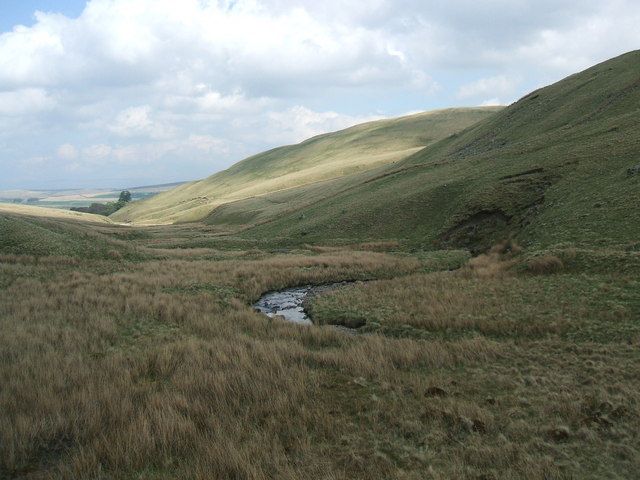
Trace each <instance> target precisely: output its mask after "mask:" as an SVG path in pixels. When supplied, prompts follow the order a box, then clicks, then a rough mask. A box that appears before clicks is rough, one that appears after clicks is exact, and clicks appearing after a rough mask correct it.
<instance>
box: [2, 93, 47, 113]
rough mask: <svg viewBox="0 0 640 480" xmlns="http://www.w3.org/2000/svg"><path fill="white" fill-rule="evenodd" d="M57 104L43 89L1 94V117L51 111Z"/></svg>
mask: <svg viewBox="0 0 640 480" xmlns="http://www.w3.org/2000/svg"><path fill="white" fill-rule="evenodd" d="M55 104H56V102H55V100H54V99H53V98H51V96H50V95H49V94H48V93H47V92H46V91H45V90H43V89H41V88H23V89H18V90H13V91H7V92H0V115H11V116H15V115H26V114H33V113H38V112H42V111H44V110H51V109H52V108H53V107H54V106H55Z"/></svg>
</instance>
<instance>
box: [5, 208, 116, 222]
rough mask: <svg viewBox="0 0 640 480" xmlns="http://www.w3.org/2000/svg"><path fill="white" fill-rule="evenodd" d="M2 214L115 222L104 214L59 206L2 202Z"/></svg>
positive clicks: (78, 220) (77, 220)
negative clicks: (58, 207) (94, 213)
mask: <svg viewBox="0 0 640 480" xmlns="http://www.w3.org/2000/svg"><path fill="white" fill-rule="evenodd" d="M0 214H18V215H28V216H31V217H46V218H58V219H61V220H71V221H76V222H91V223H102V224H109V225H110V224H113V221H112V220H110V219H109V218H107V217H103V216H102V215H93V214H90V213H81V212H72V211H70V210H60V209H57V208H47V207H35V206H31V205H20V204H14V203H0Z"/></svg>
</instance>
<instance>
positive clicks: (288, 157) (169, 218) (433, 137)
mask: <svg viewBox="0 0 640 480" xmlns="http://www.w3.org/2000/svg"><path fill="white" fill-rule="evenodd" d="M498 110H499V108H467V109H449V110H440V111H434V112H426V113H420V114H416V115H411V116H407V117H401V118H397V119H392V120H380V121H376V122H370V123H366V124H362V125H357V126H355V127H352V128H348V129H346V130H342V131H339V132H335V133H329V134H326V135H320V136H317V137H314V138H311V139H309V140H307V141H305V142H302V143H300V144H298V145H291V146H286V147H281V148H276V149H273V150H270V151H268V152H264V153H261V154H259V155H255V156H253V157H250V158H247V159H246V160H243V161H241V162H239V163H237V164H235V165H234V166H232V167H231V168H229V169H227V170H225V171H223V172H220V173H217V174H215V175H213V176H211V177H209V178H206V179H204V180H201V181H198V182H193V183H189V184H185V185H182V186H180V187H178V188H176V189H173V190H171V191H169V192H165V193H161V194H159V195H157V196H155V197H153V198H150V199H148V200H143V201H140V202H135V203H132V204H131V205H130V206H128V207H127V208H124V209H122V210H121V211H118V212H117V213H115V214H114V215H113V218H114V219H115V220H117V221H123V222H134V223H148V224H154V223H155V224H159V223H173V222H185V221H194V220H200V219H202V218H204V217H205V216H207V215H208V214H209V213H210V212H211V211H212V210H213V209H214V208H215V207H217V206H219V205H222V204H226V203H229V202H233V201H237V200H241V199H246V198H250V197H254V196H256V195H263V194H265V193H269V192H274V191H280V190H283V189H287V188H292V187H297V186H301V185H305V184H309V183H313V182H318V181H321V180H326V179H331V178H336V177H341V176H344V175H348V174H350V173H354V172H361V171H363V170H368V169H371V168H374V167H377V166H380V165H387V164H390V163H393V162H397V161H399V160H401V159H403V158H406V157H408V156H410V155H411V154H413V153H415V152H417V151H419V150H421V149H422V148H424V147H425V146H428V145H431V144H433V143H435V142H437V141H439V140H441V139H443V138H446V137H447V136H449V135H451V134H453V133H455V132H459V131H461V130H463V129H465V128H467V127H468V126H470V125H473V124H474V123H477V122H478V121H480V120H483V119H485V118H487V117H489V116H492V115H493V114H494V113H495V112H496V111H498Z"/></svg>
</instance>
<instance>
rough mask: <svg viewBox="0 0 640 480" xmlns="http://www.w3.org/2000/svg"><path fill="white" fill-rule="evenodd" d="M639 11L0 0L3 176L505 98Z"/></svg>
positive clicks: (203, 172) (621, 43) (618, 45)
mask: <svg viewBox="0 0 640 480" xmlns="http://www.w3.org/2000/svg"><path fill="white" fill-rule="evenodd" d="M638 25H640V2H638V1H637V0H607V1H602V0H582V1H580V2H576V1H575V0H485V1H482V2H478V1H477V0H450V1H443V0H368V1H367V2H359V1H345V0H323V1H322V2H318V1H315V0H314V1H311V0H309V1H291V0H180V1H175V0H90V1H87V2H85V1H80V0H59V1H53V0H0V189H2V190H7V189H54V188H59V189H62V188H101V187H113V188H125V187H133V186H140V185H150V184H158V183H168V182H174V181H181V180H191V179H197V178H202V177H205V176H208V175H210V174H212V173H215V172H216V171H219V170H221V169H224V168H226V167H228V166H230V165H231V164H233V163H235V162H237V161H238V160H241V159H243V158H245V157H247V156H249V155H252V154H255V153H258V152H260V151H263V150H265V149H268V148H272V147H275V146H279V145H283V144H290V143H296V142H299V141H302V140H304V139H305V138H308V137H310V136H313V135H317V134H320V133H325V132H328V131H334V130H338V129H341V128H345V127H348V126H351V125H354V124H357V123H361V122H365V121H370V120H374V119H379V118H385V117H392V116H399V115H403V114H407V113H412V112H417V111H424V110H432V109H437V108H445V107H452V106H476V105H495V104H510V103H512V102H514V101H516V100H517V99H518V98H520V97H522V96H523V95H525V94H526V93H527V92H529V91H531V90H533V89H535V88H538V87H541V86H544V85H547V84H549V83H552V82H554V81H557V80H560V79H562V78H564V77H565V76H567V75H569V74H571V73H575V72H577V71H580V70H583V69H585V68H587V67H589V66H591V65H594V64H596V63H598V62H600V61H604V60H606V59H608V58H611V57H614V56H617V55H620V54H622V53H625V52H627V51H630V50H634V49H637V48H640V28H638Z"/></svg>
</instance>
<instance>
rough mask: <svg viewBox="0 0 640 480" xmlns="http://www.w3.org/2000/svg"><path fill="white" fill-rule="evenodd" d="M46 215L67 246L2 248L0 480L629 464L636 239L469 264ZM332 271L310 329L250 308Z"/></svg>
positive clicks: (536, 474)
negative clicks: (331, 286) (55, 249)
mask: <svg viewBox="0 0 640 480" xmlns="http://www.w3.org/2000/svg"><path fill="white" fill-rule="evenodd" d="M16 218H17V217H16ZM4 220H5V221H6V222H9V223H6V224H3V225H4V226H5V227H7V228H9V227H10V226H11V225H13V223H10V222H15V221H17V220H16V219H15V218H11V217H7V218H5V219H4ZM20 221H21V222H22V221H24V220H20ZM51 222H53V223H48V224H42V223H37V222H36V223H32V225H35V226H34V227H33V228H34V229H36V227H37V228H40V229H46V230H47V231H50V232H51V231H53V232H54V233H55V234H56V237H55V238H58V237H59V236H62V237H60V238H73V239H75V240H74V241H75V242H76V243H73V244H70V243H69V241H67V240H65V241H64V242H62V243H60V245H64V248H66V249H68V248H71V247H73V248H76V249H78V251H79V252H82V254H80V255H76V254H74V253H73V252H72V251H68V250H61V254H56V255H43V254H42V251H41V250H39V249H40V248H41V246H42V245H43V243H42V242H44V240H42V242H41V241H40V240H38V238H40V237H35V236H34V235H35V233H33V234H32V235H31V237H30V238H35V240H33V242H32V243H31V244H30V245H32V247H31V248H32V254H27V253H28V252H27V253H25V254H16V253H10V252H11V248H12V247H11V245H12V244H11V243H10V242H9V241H7V242H5V243H4V244H3V245H2V247H3V250H2V251H3V252H5V254H4V255H3V256H2V257H0V331H1V332H2V335H1V337H0V359H1V361H0V384H1V385H2V388H1V389H0V477H2V478H25V479H26V478H30V479H36V478H37V479H39V478H68V479H76V478H95V479H111V478H131V479H142V478H144V479H165V478H202V479H210V478H225V479H226V478H237V479H244V478H246V479H263V478H264V479H267V478H284V479H287V478H289V479H294V478H318V479H337V478H371V479H376V478H379V479H386V478H402V479H424V478H433V479H445V478H469V479H479V478H484V479H491V478H496V479H499V478H527V479H536V478H539V479H548V478H553V479H561V478H567V479H568V478H634V477H635V476H636V475H637V472H638V471H640V454H638V451H639V450H638V449H639V447H640V438H639V435H638V431H640V420H639V418H640V417H639V413H640V404H639V402H640V375H638V365H639V364H640V363H639V361H640V321H639V314H640V288H639V287H640V285H639V281H638V272H639V271H640V254H639V252H638V250H639V248H638V245H621V246H619V247H616V248H614V247H607V248H606V249H605V248H602V249H594V250H586V249H577V248H574V247H571V246H568V245H564V246H562V247H559V248H558V249H555V250H549V251H546V252H536V253H535V254H533V253H529V252H527V250H526V249H524V250H523V251H521V252H516V251H515V250H517V249H508V248H502V249H495V250H494V251H493V252H490V253H489V254H486V255H484V256H480V257H476V258H474V259H471V260H470V256H469V254H468V253H467V252H464V251H457V250H452V251H434V252H423V251H415V250H414V251H410V249H408V248H405V246H404V245H403V243H402V242H370V243H366V244H357V245H354V244H343V245H338V244H332V245H326V246H305V245H298V246H294V247H292V246H288V247H283V246H282V245H269V244H268V242H262V243H261V242H249V241H244V240H241V239H233V238H226V237H219V236H218V233H219V232H216V231H215V230H214V229H211V228H210V227H198V226H189V227H162V228H160V227H157V228H148V229H140V230H134V229H125V228H122V227H117V226H92V227H91V230H89V229H88V228H87V227H80V226H78V225H70V224H69V225H67V224H64V222H62V221H61V220H57V221H55V222H54V221H51ZM20 225H22V224H20ZM21 228H22V226H21ZM70 229H71V230H70ZM5 231H9V230H5ZM37 231H38V232H40V230H37ZM34 232H36V230H34ZM70 232H71V233H70ZM64 235H67V236H68V237H64ZM83 235H85V237H83ZM7 238H8V237H7ZM42 238H44V237H42ZM47 241H48V242H50V241H52V240H51V239H47ZM101 242H102V243H101ZM50 244H51V243H47V245H50ZM56 245H57V244H56ZM69 245H71V246H69ZM202 245H205V246H202ZM183 247H193V248H183ZM60 248H62V246H61V247H60ZM7 252H9V253H7ZM345 280H351V281H353V280H370V281H368V282H366V283H356V284H353V285H348V286H345V287H344V288H341V289H336V290H333V291H330V292H326V293H325V294H323V295H319V296H317V297H315V298H314V299H313V301H312V302H311V305H310V307H309V310H310V312H311V314H312V318H313V320H314V322H315V324H316V325H314V326H311V327H309V326H300V325H295V324H292V323H287V322H283V321H277V320H269V319H267V318H265V316H264V315H262V314H260V313H257V312H255V311H254V310H253V308H252V303H253V302H255V301H256V300H257V299H258V298H259V297H260V296H261V295H262V294H263V293H265V292H267V291H273V290H279V289H284V288H288V287H294V286H299V285H307V284H326V283H332V282H341V281H345ZM325 324H340V325H345V326H352V327H355V326H357V327H359V331H360V332H361V334H359V335H347V334H344V333H342V332H340V331H339V330H336V329H334V328H331V327H329V326H323V325H325Z"/></svg>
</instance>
